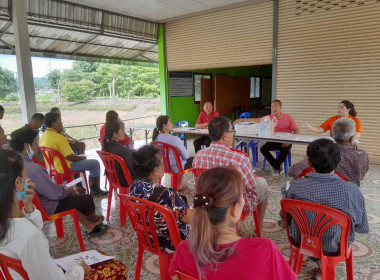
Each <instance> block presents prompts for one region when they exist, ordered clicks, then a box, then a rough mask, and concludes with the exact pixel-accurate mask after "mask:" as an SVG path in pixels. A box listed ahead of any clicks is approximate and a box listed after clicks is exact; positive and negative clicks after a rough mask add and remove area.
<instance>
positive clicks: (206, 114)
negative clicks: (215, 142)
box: [194, 101, 219, 153]
mask: <svg viewBox="0 0 380 280" xmlns="http://www.w3.org/2000/svg"><path fill="white" fill-rule="evenodd" d="M213 108H214V107H213V106H212V103H211V102H209V101H207V102H205V103H204V104H203V112H201V113H200V114H199V117H198V120H197V123H196V124H195V128H208V123H209V122H210V121H211V120H212V119H213V118H214V117H219V113H218V112H217V111H213ZM210 144H211V139H210V137H209V136H208V135H203V136H201V137H199V138H197V139H195V140H194V150H195V153H197V152H198V151H199V150H200V149H201V148H202V145H205V146H206V147H208V146H210Z"/></svg>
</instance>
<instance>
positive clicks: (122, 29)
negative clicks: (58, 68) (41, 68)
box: [0, 0, 159, 63]
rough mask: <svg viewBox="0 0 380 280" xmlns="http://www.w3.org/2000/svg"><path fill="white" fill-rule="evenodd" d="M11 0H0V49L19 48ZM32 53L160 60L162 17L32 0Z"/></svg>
mask: <svg viewBox="0 0 380 280" xmlns="http://www.w3.org/2000/svg"><path fill="white" fill-rule="evenodd" d="M8 3H9V2H8V0H0V53H3V54H14V34H13V28H12V22H11V15H10V13H11V12H10V9H9V7H8ZM27 19H28V29H29V36H30V48H31V51H32V55H34V56H43V57H56V58H68V59H82V60H83V59H84V60H92V61H107V60H108V61H112V62H119V63H128V61H131V62H133V63H140V62H147V63H157V62H158V51H157V40H158V28H159V25H158V24H157V23H153V22H149V21H145V20H141V19H137V18H133V17H128V16H125V15H121V14H116V13H112V12H108V11H104V10H100V9H95V8H91V7H85V6H82V5H78V4H73V3H68V2H63V1H58V0H27Z"/></svg>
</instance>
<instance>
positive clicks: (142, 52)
mask: <svg viewBox="0 0 380 280" xmlns="http://www.w3.org/2000/svg"><path fill="white" fill-rule="evenodd" d="M155 47H156V45H153V46H151V47H149V48H147V49H146V50H142V51H141V52H140V53H139V54H136V55H134V56H132V57H131V60H134V59H135V58H137V57H139V56H140V55H141V56H142V55H143V54H144V53H146V52H149V51H151V50H153V49H154V48H155Z"/></svg>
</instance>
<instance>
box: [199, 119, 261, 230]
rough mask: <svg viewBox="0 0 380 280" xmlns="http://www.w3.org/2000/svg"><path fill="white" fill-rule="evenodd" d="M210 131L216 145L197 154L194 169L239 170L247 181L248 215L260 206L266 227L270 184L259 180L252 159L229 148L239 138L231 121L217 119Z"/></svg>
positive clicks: (245, 188)
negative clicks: (226, 167)
mask: <svg viewBox="0 0 380 280" xmlns="http://www.w3.org/2000/svg"><path fill="white" fill-rule="evenodd" d="M208 130H209V134H210V138H211V140H212V143H211V145H210V147H209V148H207V149H203V150H201V151H199V152H198V153H196V154H195V157H194V160H193V168H207V169H208V168H213V167H218V166H229V165H232V166H234V167H235V168H236V169H237V170H239V171H240V172H241V174H242V176H243V179H244V199H245V205H244V212H245V213H246V214H249V213H251V212H252V209H253V208H254V207H255V206H256V205H258V212H259V218H260V226H261V227H262V225H263V221H264V215H265V210H266V208H267V203H268V190H267V182H266V180H265V179H264V178H260V177H255V175H254V174H253V170H252V167H251V163H250V161H249V158H248V157H246V156H245V155H243V154H242V153H239V152H236V151H232V150H231V149H230V148H229V147H230V146H231V145H232V144H233V141H234V134H235V131H234V130H232V125H231V121H230V120H228V119H227V118H225V117H215V118H213V119H212V120H211V121H210V123H209V126H208Z"/></svg>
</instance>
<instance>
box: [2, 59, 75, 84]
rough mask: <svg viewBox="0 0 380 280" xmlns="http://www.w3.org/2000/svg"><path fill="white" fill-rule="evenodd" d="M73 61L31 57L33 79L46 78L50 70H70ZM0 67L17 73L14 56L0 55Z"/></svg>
mask: <svg viewBox="0 0 380 280" xmlns="http://www.w3.org/2000/svg"><path fill="white" fill-rule="evenodd" d="M73 62H74V61H73V60H68V59H54V58H45V57H32V65H33V77H34V78H40V77H46V75H47V74H48V73H49V72H50V69H51V70H54V69H58V70H63V69H70V68H71V66H72V64H73ZM0 66H1V67H2V68H5V69H8V70H11V71H12V72H14V73H16V72H17V64H16V56H15V55H5V54H0Z"/></svg>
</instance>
